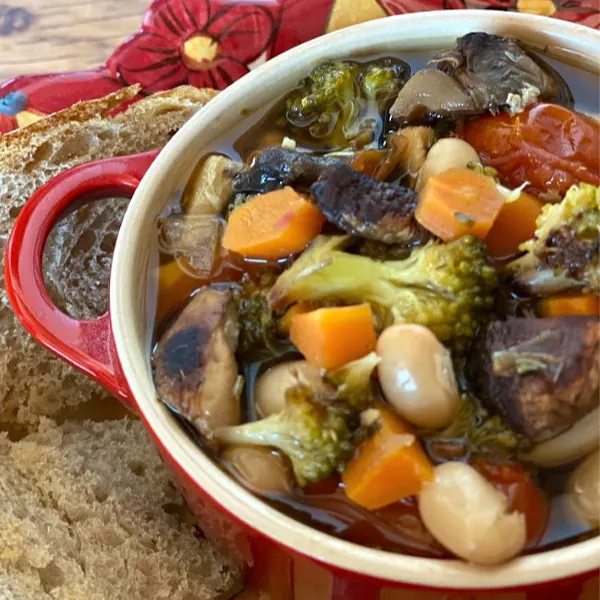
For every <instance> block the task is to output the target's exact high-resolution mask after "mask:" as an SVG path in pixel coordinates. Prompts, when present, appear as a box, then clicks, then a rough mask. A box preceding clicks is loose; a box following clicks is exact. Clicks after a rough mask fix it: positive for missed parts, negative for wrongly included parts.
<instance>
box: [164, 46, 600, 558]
mask: <svg viewBox="0 0 600 600" xmlns="http://www.w3.org/2000/svg"><path fill="white" fill-rule="evenodd" d="M433 53H434V51H433V50H431V51H424V52H406V53H403V54H402V55H399V56H398V58H402V59H403V60H405V61H406V62H408V63H409V64H410V65H411V67H412V72H413V73H414V72H415V71H416V70H418V69H420V68H422V67H423V66H424V65H425V64H426V62H427V60H428V59H429V58H430V57H431V56H432V54H433ZM374 58H378V56H372V57H368V59H369V60H372V59H374ZM362 60H363V59H360V61H361V62H362ZM547 60H548V62H550V64H551V65H552V66H554V67H555V68H557V70H559V72H560V73H561V75H563V77H564V78H565V80H566V81H567V83H568V84H569V85H570V87H571V89H572V91H573V94H574V96H575V98H576V109H577V110H580V111H582V112H588V113H592V114H597V113H598V112H600V91H599V90H600V88H599V87H598V85H597V81H598V80H597V74H595V73H591V72H588V71H584V70H582V69H578V68H576V67H573V66H570V65H566V64H563V63H560V62H559V61H557V60H554V59H547ZM281 102H282V100H275V101H274V102H273V103H272V104H271V105H270V106H269V107H266V108H264V109H262V110H260V111H257V112H256V113H254V114H252V115H248V116H244V118H243V119H242V120H241V122H240V126H239V127H236V128H235V130H234V131H232V132H231V133H230V135H229V136H228V137H224V138H222V139H219V140H217V141H216V142H215V143H213V144H212V145H211V147H210V148H209V151H208V154H210V153H220V154H224V155H226V156H229V157H231V158H232V159H233V160H240V159H241V160H243V161H248V160H249V159H251V157H252V155H253V154H254V153H255V152H256V151H257V150H260V149H263V148H265V147H268V146H273V145H280V144H281V142H282V140H283V138H284V137H285V136H288V137H297V136H296V135H294V132H293V131H292V130H291V129H290V127H289V126H288V125H287V124H285V123H282V122H281V121H280V120H278V119H277V118H275V117H274V114H275V112H276V111H277V110H278V109H279V108H280V107H281ZM385 129H386V120H385V119H383V120H381V119H380V122H379V125H378V129H377V131H378V135H379V134H381V132H382V131H384V130H385ZM296 133H297V132H296ZM298 149H299V150H313V151H315V150H317V148H316V147H314V145H312V144H308V143H306V141H304V142H302V141H301V142H300V143H299V144H298ZM326 150H327V148H323V147H320V148H318V151H319V152H324V151H326ZM180 202H181V194H178V195H176V196H174V197H173V198H172V199H171V201H170V202H169V203H168V205H167V207H166V208H165V211H164V212H163V216H164V215H166V214H169V213H170V212H172V211H174V212H181V211H182V207H181V204H180ZM158 263H159V265H160V276H159V278H158V311H157V317H156V320H155V322H154V324H153V332H154V336H153V339H154V341H155V342H156V340H157V339H158V338H159V337H160V335H161V334H162V333H163V332H164V330H165V328H166V326H167V325H168V324H169V323H170V322H172V320H173V318H174V317H175V316H176V315H177V313H178V312H179V311H180V310H181V309H182V308H183V307H184V306H185V304H186V303H187V302H188V301H189V299H190V297H191V296H192V295H193V294H194V293H195V292H196V291H197V290H198V289H200V288H201V287H203V286H205V285H207V284H208V283H215V282H223V283H236V282H239V281H240V279H241V277H242V276H243V274H244V273H245V272H252V273H255V274H260V273H261V271H263V270H268V269H273V268H277V265H267V264H264V263H261V262H248V261H241V260H240V259H237V258H234V257H231V256H229V255H227V254H224V253H222V254H220V255H219V256H218V257H217V262H216V266H215V270H214V272H213V274H212V276H211V277H210V280H202V279H197V278H194V277H193V276H190V274H189V272H188V270H187V269H186V268H185V263H184V261H182V262H181V263H178V262H177V261H175V260H174V259H173V257H172V256H169V255H167V254H161V255H160V257H159V261H158ZM280 266H281V265H280ZM173 282H175V283H173ZM497 308H498V312H499V313H500V314H503V315H515V316H518V315H531V314H534V313H535V302H534V300H532V299H531V298H522V297H519V296H518V295H517V294H516V293H515V292H514V291H513V290H510V289H504V290H503V293H502V294H501V295H500V296H499V298H498V307H497ZM297 356H298V355H297V354H294V353H293V351H292V352H291V353H290V352H286V351H285V349H284V352H283V353H282V354H278V355H273V354H270V353H268V352H266V351H265V352H264V353H262V354H261V355H260V356H256V357H254V358H255V359H254V360H252V361H250V362H242V363H241V365H240V367H241V372H242V373H243V375H244V376H245V378H246V392H245V396H244V406H243V410H244V413H245V415H246V419H247V420H250V421H252V420H255V419H256V418H257V417H256V413H255V410H254V397H253V388H254V382H255V380H256V378H257V377H258V376H259V375H260V374H261V373H263V372H264V371H265V370H266V369H267V368H268V367H269V366H272V365H273V364H276V363H277V362H281V361H282V360H287V359H292V358H297ZM175 417H176V418H177V419H178V421H179V422H180V424H181V426H182V427H183V428H184V429H185V431H186V432H187V433H188V434H189V435H190V436H191V437H192V438H193V439H194V440H195V441H196V442H197V443H198V445H199V446H200V447H201V448H203V449H204V451H205V452H207V453H208V454H209V455H210V456H211V457H212V458H213V459H214V460H215V461H216V463H217V464H219V465H220V466H221V467H222V468H224V469H225V470H227V465H226V464H223V463H222V462H221V461H220V459H219V458H218V456H216V455H215V453H214V451H213V450H212V449H211V448H209V447H207V446H206V444H205V443H204V442H203V440H202V439H201V438H200V436H199V434H198V433H197V432H196V431H195V430H194V429H193V428H192V427H191V425H189V424H188V423H187V422H185V420H184V419H183V418H182V417H180V416H178V415H175ZM433 458H436V457H433ZM570 470H572V467H571V469H570ZM570 470H569V471H568V472H570ZM568 472H565V471H559V470H546V471H543V472H540V473H535V474H534V476H535V477H536V478H537V481H538V483H539V485H540V487H541V488H542V489H543V490H544V492H545V493H546V495H547V497H548V498H549V499H550V507H551V508H550V521H549V524H548V527H547V531H546V533H545V535H544V536H543V538H542V540H541V541H540V543H539V544H538V546H537V548H536V549H535V550H536V551H537V550H542V549H546V548H551V547H554V546H556V545H562V544H565V543H568V542H574V541H577V540H580V539H583V538H586V537H591V536H593V535H596V534H597V529H596V530H595V529H591V528H590V527H589V526H587V525H586V524H584V523H582V522H581V521H580V520H579V519H578V518H577V517H576V516H575V515H574V513H573V511H572V510H571V509H570V508H569V506H568V503H567V502H566V500H565V495H564V493H563V490H564V488H565V480H566V476H567V475H568ZM264 500H265V501H267V502H268V503H269V504H270V505H271V506H273V507H274V508H276V509H278V510H280V511H282V512H283V513H285V514H287V515H289V516H291V517H293V518H295V519H297V520H298V521H301V522H303V523H305V524H307V525H311V526H313V527H316V528H318V529H320V530H322V531H324V532H326V533H329V534H331V535H333V536H335V537H339V538H341V539H345V540H348V541H351V542H355V543H359V544H363V545H366V546H370V547H374V548H380V549H383V550H388V551H392V552H399V553H403V554H411V555H415V556H426V557H436V558H441V557H447V556H448V554H447V552H446V551H444V549H443V548H441V547H440V546H439V544H437V542H435V540H433V538H432V537H431V535H430V534H429V533H428V532H427V530H426V529H425V527H424V526H423V524H422V522H421V520H420V518H419V516H418V510H417V508H416V503H415V501H414V499H407V500H405V501H403V502H400V503H397V504H395V505H392V506H390V507H386V508H385V509H382V510H379V511H376V512H375V513H372V512H369V511H367V510H365V509H362V508H361V507H359V506H357V505H355V504H353V503H352V502H351V501H350V500H349V499H348V498H347V497H346V496H345V495H344V493H343V489H342V486H341V484H340V483H339V481H338V480H337V479H336V478H333V479H332V480H330V481H327V482H323V483H322V484H319V485H318V486H312V487H310V488H308V489H305V490H297V491H295V492H294V493H292V494H289V495H287V496H285V497H282V496H279V497H275V496H273V497H264Z"/></svg>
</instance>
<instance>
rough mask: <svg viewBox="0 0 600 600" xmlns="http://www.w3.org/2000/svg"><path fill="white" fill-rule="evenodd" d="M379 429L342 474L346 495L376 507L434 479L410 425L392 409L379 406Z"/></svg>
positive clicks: (368, 507) (415, 490)
mask: <svg viewBox="0 0 600 600" xmlns="http://www.w3.org/2000/svg"><path fill="white" fill-rule="evenodd" d="M377 409H378V410H379V412H380V413H381V419H380V424H381V427H380V429H379V430H378V431H377V432H376V433H374V434H373V435H372V436H371V437H370V438H369V439H367V441H366V442H364V443H363V444H362V445H361V446H360V447H359V449H358V454H357V455H356V456H355V457H354V458H353V459H352V460H351V461H350V462H349V463H348V465H347V466H346V470H345V471H344V473H343V474H342V481H343V482H344V488H345V491H346V495H347V496H348V498H350V500H352V501H353V502H355V503H356V504H359V505H360V506H362V507H364V508H367V509H369V510H376V509H378V508H382V507H384V506H387V505H388V504H392V503H394V502H397V501H398V500H401V499H402V498H406V497H408V496H414V495H416V494H418V493H419V492H420V491H421V487H422V486H423V483H425V482H427V481H431V480H432V479H433V466H432V464H431V461H430V460H429V458H428V457H427V455H426V454H425V452H424V451H423V448H421V445H420V443H419V441H418V439H417V437H416V436H415V435H414V434H413V433H412V431H411V429H410V427H409V426H408V425H407V424H406V423H405V422H404V421H403V420H402V419H401V418H400V417H398V416H397V415H396V414H395V413H394V412H393V411H392V410H391V409H389V408H387V407H385V406H383V405H378V406H377Z"/></svg>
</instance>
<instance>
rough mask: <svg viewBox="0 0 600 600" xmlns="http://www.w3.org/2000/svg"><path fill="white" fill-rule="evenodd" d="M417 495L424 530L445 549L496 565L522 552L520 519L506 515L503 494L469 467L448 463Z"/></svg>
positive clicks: (522, 524) (523, 537) (515, 514)
mask: <svg viewBox="0 0 600 600" xmlns="http://www.w3.org/2000/svg"><path fill="white" fill-rule="evenodd" d="M434 474H435V478H434V480H433V481H432V482H431V483H427V484H425V486H424V487H423V489H422V491H421V493H420V495H419V512H420V514H421V518H422V520H423V523H425V526H426V527H427V529H428V530H429V531H430V533H431V534H432V535H433V537H435V538H436V539H437V540H438V542H440V544H442V545H443V546H445V547H446V548H447V549H448V550H450V551H451V552H453V553H454V554H456V555H457V556H459V557H460V558H464V559H465V560H467V561H469V562H472V563H475V564H479V565H495V564H498V563H502V562H504V561H507V560H509V559H511V558H513V557H514V556H516V555H517V554H519V553H520V552H521V550H522V549H523V548H524V546H525V541H526V537H527V536H526V527H525V517H524V515H523V514H521V513H518V512H513V513H510V512H509V511H508V500H507V498H506V496H505V495H504V494H503V493H502V492H500V491H498V490H497V489H496V488H495V487H494V486H493V485H492V484H491V483H489V482H488V481H487V480H486V479H485V478H484V477H483V476H482V475H480V474H479V473H478V472H477V471H476V470H475V469H474V468H473V467H471V466H469V465H467V464H464V463H460V462H447V463H444V464H441V465H439V466H437V467H436V468H435V470H434Z"/></svg>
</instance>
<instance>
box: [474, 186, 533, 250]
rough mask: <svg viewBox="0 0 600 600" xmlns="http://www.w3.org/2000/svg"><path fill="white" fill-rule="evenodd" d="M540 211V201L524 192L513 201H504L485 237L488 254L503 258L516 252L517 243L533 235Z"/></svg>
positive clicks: (517, 248)
mask: <svg viewBox="0 0 600 600" xmlns="http://www.w3.org/2000/svg"><path fill="white" fill-rule="evenodd" d="M541 212H542V203H541V202H540V201H539V200H538V199H537V198H535V197H534V196H532V195H531V194H526V193H525V192H522V193H521V195H520V196H519V197H518V198H517V199H516V200H515V201H514V202H505V203H504V204H503V205H502V208H501V209H500V213H499V214H498V216H497V217H496V220H495V221H494V224H493V225H492V228H491V229H490V232H489V233H488V234H487V236H486V238H485V243H486V244H487V247H488V250H489V251H490V255H491V256H493V257H494V258H503V257H506V256H510V255H511V254H515V253H516V252H518V250H519V245H520V244H522V243H523V242H525V241H527V240H528V239H530V238H531V237H533V234H534V233H535V222H536V219H537V218H538V216H539V214H540V213H541Z"/></svg>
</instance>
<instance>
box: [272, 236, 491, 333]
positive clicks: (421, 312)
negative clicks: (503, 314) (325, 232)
mask: <svg viewBox="0 0 600 600" xmlns="http://www.w3.org/2000/svg"><path fill="white" fill-rule="evenodd" d="M346 240H347V238H345V237H335V236H334V237H326V236H320V237H318V238H317V239H316V240H315V242H313V244H312V245H311V247H309V249H308V250H307V251H306V252H305V253H304V254H303V255H302V256H301V258H300V259H299V260H298V261H297V262H296V263H294V264H293V265H292V266H291V267H290V268H289V269H288V270H287V271H285V272H284V273H283V274H282V275H280V277H279V278H278V279H277V282H276V283H275V285H274V286H273V287H272V288H271V291H270V292H269V296H268V298H269V302H270V304H271V306H272V307H276V308H278V307H284V306H287V305H289V304H292V303H294V302H298V301H316V300H325V299H327V300H337V301H339V302H369V303H370V304H371V306H372V307H373V308H374V310H375V311H376V312H378V313H381V314H383V318H384V324H385V325H389V324H392V323H415V324H419V325H424V326H426V327H429V328H430V329H431V330H432V331H433V332H434V333H435V334H436V335H437V336H438V338H439V339H440V340H441V341H444V342H445V341H458V340H464V339H465V338H471V337H472V336H473V335H474V334H475V332H476V330H477V329H478V327H479V325H480V324H481V323H482V322H485V321H486V320H487V318H488V316H489V314H490V312H491V310H492V307H493V304H494V292H495V290H496V288H497V284H498V281H497V277H496V273H495V271H494V269H493V267H492V266H491V265H490V264H489V262H488V257H487V253H486V248H485V246H484V245H483V244H482V243H481V242H480V241H478V240H476V239H475V238H474V237H472V236H465V237H462V238H460V239H459V240H456V241H454V242H451V243H449V244H440V243H437V242H429V243H428V244H427V245H426V246H424V247H422V248H416V249H414V250H413V251H412V253H411V255H410V256H409V257H408V258H407V259H405V260H399V261H375V260H372V259H370V258H368V257H365V256H359V255H356V254H349V253H347V252H342V251H340V250H339V249H337V247H339V246H340V245H343V244H344V243H346Z"/></svg>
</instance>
